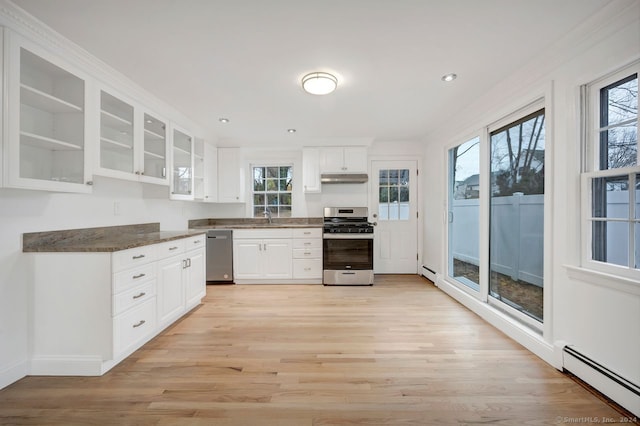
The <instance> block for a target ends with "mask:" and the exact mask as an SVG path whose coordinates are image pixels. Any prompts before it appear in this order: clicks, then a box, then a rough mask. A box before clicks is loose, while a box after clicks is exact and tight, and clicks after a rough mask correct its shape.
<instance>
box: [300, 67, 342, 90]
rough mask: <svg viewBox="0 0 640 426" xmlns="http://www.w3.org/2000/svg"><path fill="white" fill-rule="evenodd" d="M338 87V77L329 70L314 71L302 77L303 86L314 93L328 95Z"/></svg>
mask: <svg viewBox="0 0 640 426" xmlns="http://www.w3.org/2000/svg"><path fill="white" fill-rule="evenodd" d="M336 87H338V79H337V78H335V77H334V76H333V75H331V74H329V73H327V72H312V73H309V74H307V75H305V76H304V77H302V88H303V89H304V91H305V92H307V93H311V94H312V95H327V94H329V93H331V92H333V91H334V90H336Z"/></svg>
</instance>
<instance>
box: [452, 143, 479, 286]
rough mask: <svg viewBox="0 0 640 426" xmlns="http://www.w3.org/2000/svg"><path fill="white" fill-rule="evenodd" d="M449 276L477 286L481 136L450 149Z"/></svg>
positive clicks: (460, 281) (467, 284)
mask: <svg viewBox="0 0 640 426" xmlns="http://www.w3.org/2000/svg"><path fill="white" fill-rule="evenodd" d="M448 191H449V196H448V199H449V208H448V210H449V211H448V221H449V244H448V246H449V253H448V260H449V261H448V264H449V270H448V274H449V277H451V278H453V279H454V280H456V281H457V282H459V283H461V284H463V285H465V286H467V287H468V288H470V289H473V290H475V291H479V289H480V270H479V268H480V241H479V237H480V231H479V226H480V221H479V217H480V191H481V190H480V138H478V137H476V138H473V139H471V140H469V141H467V142H465V143H463V144H462V145H458V146H456V147H454V148H452V149H450V150H449V189H448Z"/></svg>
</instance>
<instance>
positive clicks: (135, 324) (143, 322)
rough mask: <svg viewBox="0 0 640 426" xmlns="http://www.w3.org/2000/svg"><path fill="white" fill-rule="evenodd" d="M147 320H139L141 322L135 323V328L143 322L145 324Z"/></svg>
mask: <svg viewBox="0 0 640 426" xmlns="http://www.w3.org/2000/svg"><path fill="white" fill-rule="evenodd" d="M145 322H146V321H145V320H140V322H139V323H137V324H133V328H138V327H140V326H141V325H142V324H144V323H145Z"/></svg>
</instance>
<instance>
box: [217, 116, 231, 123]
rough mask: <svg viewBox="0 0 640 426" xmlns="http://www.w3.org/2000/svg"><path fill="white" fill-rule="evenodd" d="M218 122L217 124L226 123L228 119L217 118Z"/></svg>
mask: <svg viewBox="0 0 640 426" xmlns="http://www.w3.org/2000/svg"><path fill="white" fill-rule="evenodd" d="M218 121H219V122H221V123H228V122H229V119H228V118H224V117H221V118H218Z"/></svg>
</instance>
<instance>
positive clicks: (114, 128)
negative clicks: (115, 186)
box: [95, 89, 169, 185]
mask: <svg viewBox="0 0 640 426" xmlns="http://www.w3.org/2000/svg"><path fill="white" fill-rule="evenodd" d="M98 98H99V100H100V115H99V126H98V127H99V131H100V136H99V138H97V139H99V141H100V147H99V149H98V150H96V152H97V154H98V158H97V162H96V167H95V173H96V174H99V175H103V176H111V177H115V178H120V179H128V180H136V181H138V180H139V181H143V182H150V183H157V184H162V185H168V184H169V179H168V177H167V130H166V128H167V125H166V120H161V119H158V118H156V116H155V115H153V114H152V113H148V112H146V111H143V110H142V108H141V107H140V106H138V105H137V104H136V103H135V101H133V100H131V99H127V98H126V97H125V96H122V95H119V94H115V91H113V90H108V89H103V90H100V91H99V93H98Z"/></svg>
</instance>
